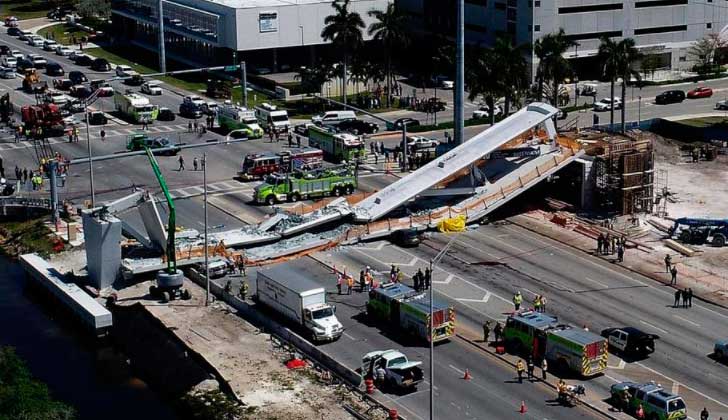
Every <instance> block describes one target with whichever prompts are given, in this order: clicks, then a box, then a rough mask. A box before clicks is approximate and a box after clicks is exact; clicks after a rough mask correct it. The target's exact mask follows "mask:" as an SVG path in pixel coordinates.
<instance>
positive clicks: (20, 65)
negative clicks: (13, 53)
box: [15, 58, 35, 74]
mask: <svg viewBox="0 0 728 420" xmlns="http://www.w3.org/2000/svg"><path fill="white" fill-rule="evenodd" d="M34 68H35V65H34V64H33V62H32V61H30V60H28V59H25V58H19V59H18V62H17V63H16V64H15V69H16V70H17V71H18V73H21V74H22V73H24V72H25V71H26V70H29V69H34Z"/></svg>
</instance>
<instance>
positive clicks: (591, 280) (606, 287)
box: [584, 277, 609, 289]
mask: <svg viewBox="0 0 728 420" xmlns="http://www.w3.org/2000/svg"><path fill="white" fill-rule="evenodd" d="M584 280H586V281H590V282H592V283H594V284H597V285H599V286H602V287H603V288H605V289H608V288H609V286H608V285H606V284H604V283H602V282H600V281H596V280H594V279H591V278H589V277H584Z"/></svg>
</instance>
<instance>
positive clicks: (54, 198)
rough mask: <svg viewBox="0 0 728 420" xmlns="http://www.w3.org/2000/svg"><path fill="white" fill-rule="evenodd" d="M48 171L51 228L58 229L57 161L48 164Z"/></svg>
mask: <svg viewBox="0 0 728 420" xmlns="http://www.w3.org/2000/svg"><path fill="white" fill-rule="evenodd" d="M48 170H49V171H50V174H49V178H50V181H51V221H52V222H53V226H55V227H56V228H58V219H59V217H58V216H59V215H58V177H57V174H58V161H57V160H56V159H51V161H50V162H49V163H48Z"/></svg>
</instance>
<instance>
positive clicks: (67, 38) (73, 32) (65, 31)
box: [38, 23, 88, 45]
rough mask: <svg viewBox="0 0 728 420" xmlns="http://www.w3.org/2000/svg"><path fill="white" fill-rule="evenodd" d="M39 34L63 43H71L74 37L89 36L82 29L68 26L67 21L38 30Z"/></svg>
mask: <svg viewBox="0 0 728 420" xmlns="http://www.w3.org/2000/svg"><path fill="white" fill-rule="evenodd" d="M38 35H40V36H42V37H43V38H46V39H52V40H54V41H56V42H57V43H59V44H61V45H71V44H72V42H71V40H72V37H74V36H75V37H76V39H80V38H81V37H83V36H87V35H88V33H86V32H85V31H82V30H80V29H78V28H76V27H74V26H68V25H66V24H65V23H59V24H58V25H53V26H49V27H47V28H43V29H41V30H40V31H38Z"/></svg>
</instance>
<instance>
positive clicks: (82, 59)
mask: <svg viewBox="0 0 728 420" xmlns="http://www.w3.org/2000/svg"><path fill="white" fill-rule="evenodd" d="M73 61H74V62H75V63H76V65H77V66H90V65H91V64H92V63H93V62H94V61H93V59H91V57H89V56H87V55H81V56H78V57H76V59H75V60H73Z"/></svg>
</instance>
